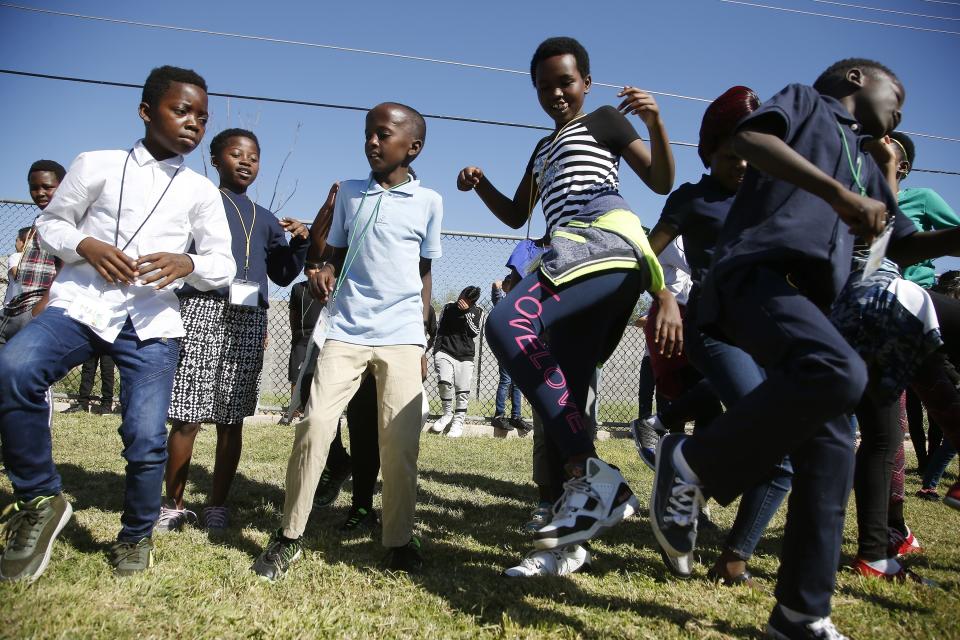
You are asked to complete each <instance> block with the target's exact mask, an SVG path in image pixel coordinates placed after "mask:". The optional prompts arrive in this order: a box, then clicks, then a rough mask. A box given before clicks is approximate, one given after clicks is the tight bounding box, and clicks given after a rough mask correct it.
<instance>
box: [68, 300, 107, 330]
mask: <svg viewBox="0 0 960 640" xmlns="http://www.w3.org/2000/svg"><path fill="white" fill-rule="evenodd" d="M67 315H68V316H69V317H71V318H73V319H74V320H76V321H77V322H79V323H81V324H85V325H87V326H88V327H90V328H91V329H94V330H96V331H104V330H105V329H106V328H107V326H108V325H109V324H110V318H111V317H113V313H111V311H110V309H109V308H108V307H107V306H106V305H105V304H104V303H103V301H102V300H101V299H100V298H94V297H92V296H88V295H86V294H82V293H81V294H79V295H77V297H76V298H74V299H73V301H72V302H71V303H70V306H69V307H67Z"/></svg>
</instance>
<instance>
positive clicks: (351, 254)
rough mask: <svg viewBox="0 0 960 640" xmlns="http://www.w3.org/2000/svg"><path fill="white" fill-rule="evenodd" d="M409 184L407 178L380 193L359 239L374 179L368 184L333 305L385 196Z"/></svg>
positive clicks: (331, 297) (336, 286)
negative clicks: (368, 195)
mask: <svg viewBox="0 0 960 640" xmlns="http://www.w3.org/2000/svg"><path fill="white" fill-rule="evenodd" d="M408 182H410V178H407V179H406V180H404V181H403V182H401V183H400V184H397V185H394V186H392V187H390V188H389V189H385V190H384V191H382V192H381V193H380V196H379V197H378V198H377V202H376V204H374V205H373V211H371V212H370V215H369V216H367V221H366V222H365V223H364V225H363V230H362V231H360V237H359V238H357V227H358V226H359V224H360V212H361V211H363V203H364V202H366V201H367V193H368V192H369V191H370V187H372V186H373V178H370V182H368V183H367V188H366V189H365V190H364V192H363V197H362V198H360V206H359V207H357V217H356V219H355V220H354V222H353V233H352V234H351V237H350V240H349V245H348V246H347V255H346V256H345V257H344V259H343V269H341V271H340V275H339V276H338V277H337V283H336V284H335V285H334V287H333V295H332V296H330V302H331V304H332V303H333V301H334V300H336V298H337V294H338V293H340V287H342V286H343V282H344V280H346V278H347V272H348V271H350V267H352V266H353V263H354V262H356V260H357V256H358V255H359V254H360V249H361V248H362V245H363V239H364V238H365V237H366V235H367V230H368V229H369V228H370V223H372V222H373V221H374V220H375V219H376V217H377V214H378V213H380V203H381V202H383V196H384V195H385V194H386V193H387V192H388V191H393V190H394V189H396V188H397V187H402V186H403V185H405V184H407V183H408Z"/></svg>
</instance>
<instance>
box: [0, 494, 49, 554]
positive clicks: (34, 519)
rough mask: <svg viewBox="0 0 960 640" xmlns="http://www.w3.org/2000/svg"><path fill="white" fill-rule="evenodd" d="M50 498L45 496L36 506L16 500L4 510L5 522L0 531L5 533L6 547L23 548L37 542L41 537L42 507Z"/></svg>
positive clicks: (0, 518) (3, 519)
mask: <svg viewBox="0 0 960 640" xmlns="http://www.w3.org/2000/svg"><path fill="white" fill-rule="evenodd" d="M47 500H50V498H43V499H42V500H40V501H38V502H37V504H36V505H34V507H32V508H31V507H28V506H27V504H26V503H23V502H14V503H12V504H10V505H9V506H7V508H6V509H4V510H3V514H2V515H0V521H2V522H3V525H2V529H0V533H2V535H3V540H4V547H5V548H7V549H13V550H17V551H19V550H21V549H25V548H27V547H29V546H32V545H34V544H36V541H37V539H38V538H39V537H40V531H41V530H40V527H38V526H37V525H38V524H39V523H40V514H41V509H40V507H41V506H42V505H43V504H44V503H45V502H46V501H47Z"/></svg>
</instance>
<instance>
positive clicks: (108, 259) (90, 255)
mask: <svg viewBox="0 0 960 640" xmlns="http://www.w3.org/2000/svg"><path fill="white" fill-rule="evenodd" d="M76 251H77V253H78V254H79V255H80V257H81V258H83V259H84V260H86V261H87V262H89V263H90V264H91V265H93V268H94V269H96V270H97V273H99V274H100V275H101V276H102V277H103V279H104V280H106V281H107V282H109V283H110V284H114V283H116V282H120V283H122V284H130V283H131V282H133V280H134V278H136V277H137V273H136V270H137V263H136V262H134V260H133V258H131V257H130V256H128V255H127V254H125V253H124V252H123V251H120V249H118V248H116V247H115V246H113V245H112V244H107V243H106V242H103V241H101V240H97V239H96V238H93V237H86V238H84V239H83V240H81V241H80V244H78V245H77V249H76ZM191 267H192V264H191Z"/></svg>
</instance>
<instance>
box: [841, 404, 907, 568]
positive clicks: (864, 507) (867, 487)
mask: <svg viewBox="0 0 960 640" xmlns="http://www.w3.org/2000/svg"><path fill="white" fill-rule="evenodd" d="M857 422H859V423H860V447H859V448H858V449H857V461H856V466H855V467H854V473H853V488H854V493H855V500H856V503H857V555H858V556H859V557H860V558H862V559H863V560H866V561H867V562H873V561H874V560H883V559H884V558H886V557H887V555H888V554H887V545H888V534H887V524H888V519H889V509H890V478H891V476H892V475H893V461H894V458H895V457H896V455H897V450H898V449H899V448H900V444H901V443H902V442H903V430H902V429H901V428H900V399H899V398H897V399H896V400H892V401H890V402H885V403H880V402H877V401H875V400H873V399H872V398H871V397H870V393H869V391H868V392H867V393H865V394H863V399H862V400H861V401H860V404H859V406H857Z"/></svg>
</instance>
